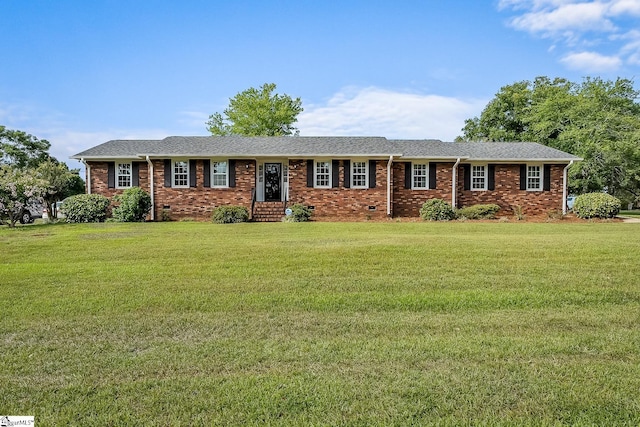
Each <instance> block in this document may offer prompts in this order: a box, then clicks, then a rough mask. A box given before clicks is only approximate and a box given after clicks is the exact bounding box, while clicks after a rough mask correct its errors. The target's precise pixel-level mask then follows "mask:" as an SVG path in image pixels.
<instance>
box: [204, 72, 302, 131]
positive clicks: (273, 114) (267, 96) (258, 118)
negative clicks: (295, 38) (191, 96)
mask: <svg viewBox="0 0 640 427" xmlns="http://www.w3.org/2000/svg"><path fill="white" fill-rule="evenodd" d="M275 89H276V85H275V84H274V83H265V84H264V85H262V86H261V87H260V88H259V89H255V88H249V89H247V90H245V91H242V92H240V93H238V94H237V95H236V96H234V97H233V98H231V99H230V100H229V107H227V108H226V109H225V110H224V111H223V113H222V114H220V113H214V114H212V115H211V116H209V120H208V121H207V123H206V124H207V129H208V130H209V132H211V134H212V135H245V136H282V135H292V134H294V133H297V131H298V130H297V129H296V128H295V127H294V126H293V124H294V123H295V122H296V121H298V118H297V117H298V114H300V113H301V112H302V111H303V108H302V101H301V100H300V98H296V99H293V98H291V97H290V96H289V95H286V94H285V95H279V94H277V93H276V94H274V93H273V92H274V91H275Z"/></svg>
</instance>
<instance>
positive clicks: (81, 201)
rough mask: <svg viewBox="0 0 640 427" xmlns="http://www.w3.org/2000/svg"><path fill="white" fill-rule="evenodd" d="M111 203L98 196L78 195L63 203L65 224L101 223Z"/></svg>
mask: <svg viewBox="0 0 640 427" xmlns="http://www.w3.org/2000/svg"><path fill="white" fill-rule="evenodd" d="M110 203H111V202H110V201H109V199H108V198H106V197H105V196H102V195H100V194H78V195H76V196H71V197H68V198H66V199H65V201H64V213H65V217H66V221H67V222H103V221H104V220H105V219H106V218H107V209H108V208H109V204H110Z"/></svg>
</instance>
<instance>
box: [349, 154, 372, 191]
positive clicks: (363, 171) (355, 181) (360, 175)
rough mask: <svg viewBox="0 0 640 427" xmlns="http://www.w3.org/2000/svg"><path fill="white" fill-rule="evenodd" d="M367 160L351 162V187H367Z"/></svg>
mask: <svg viewBox="0 0 640 427" xmlns="http://www.w3.org/2000/svg"><path fill="white" fill-rule="evenodd" d="M367 169H368V168H367V162H361V161H357V162H353V163H351V187H352V188H367V187H368V183H367Z"/></svg>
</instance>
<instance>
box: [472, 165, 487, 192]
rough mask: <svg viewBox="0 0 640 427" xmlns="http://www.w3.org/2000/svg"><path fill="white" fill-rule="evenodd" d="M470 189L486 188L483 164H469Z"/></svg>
mask: <svg viewBox="0 0 640 427" xmlns="http://www.w3.org/2000/svg"><path fill="white" fill-rule="evenodd" d="M471 189H472V190H486V189H487V167H486V166H485V165H472V166H471Z"/></svg>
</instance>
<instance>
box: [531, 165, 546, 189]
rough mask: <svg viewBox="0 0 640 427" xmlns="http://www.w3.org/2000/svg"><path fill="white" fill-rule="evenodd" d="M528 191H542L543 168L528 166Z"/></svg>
mask: <svg viewBox="0 0 640 427" xmlns="http://www.w3.org/2000/svg"><path fill="white" fill-rule="evenodd" d="M527 191H542V166H540V165H527Z"/></svg>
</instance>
